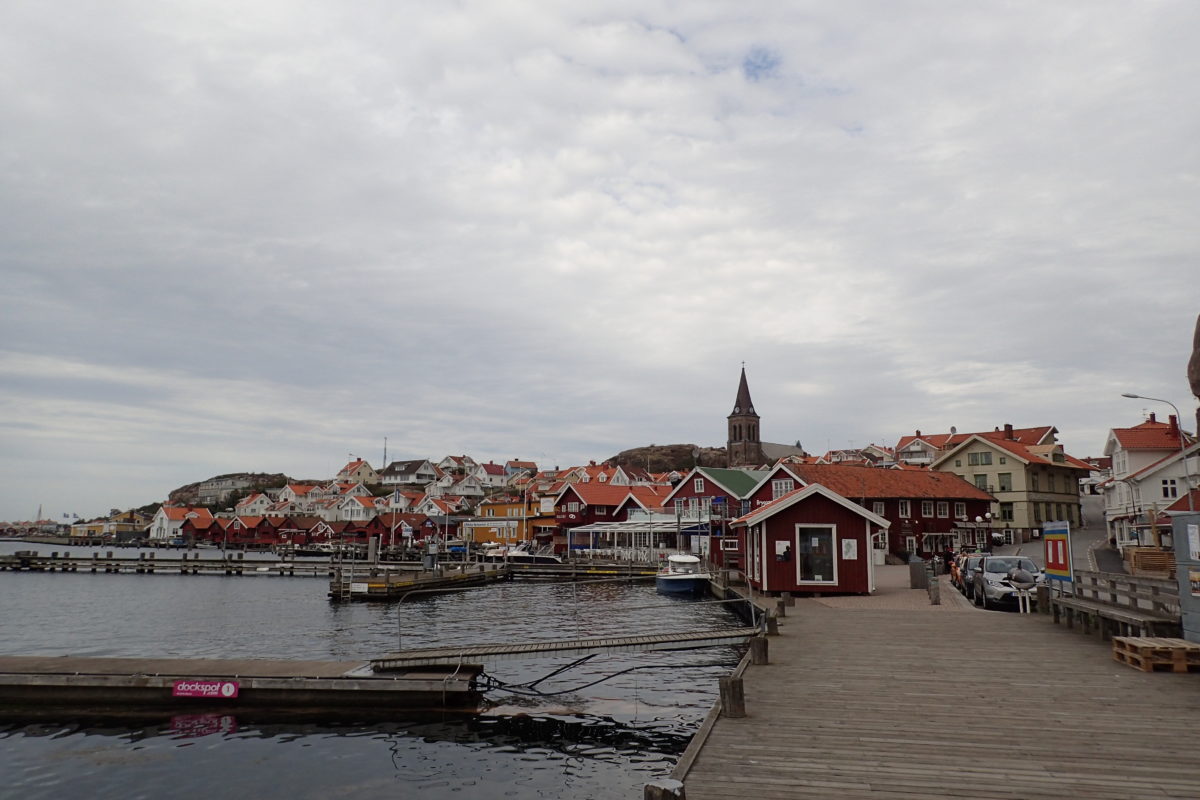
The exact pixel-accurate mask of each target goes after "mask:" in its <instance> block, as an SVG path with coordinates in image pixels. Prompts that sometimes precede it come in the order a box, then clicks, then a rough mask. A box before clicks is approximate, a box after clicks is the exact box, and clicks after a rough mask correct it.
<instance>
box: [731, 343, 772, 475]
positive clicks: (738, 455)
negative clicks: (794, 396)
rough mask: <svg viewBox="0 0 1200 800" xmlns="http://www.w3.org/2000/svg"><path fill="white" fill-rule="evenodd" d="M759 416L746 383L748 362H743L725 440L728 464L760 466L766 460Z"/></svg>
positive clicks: (732, 465)
mask: <svg viewBox="0 0 1200 800" xmlns="http://www.w3.org/2000/svg"><path fill="white" fill-rule="evenodd" d="M758 425H759V417H758V414H757V413H755V411H754V401H753V400H751V399H750V386H749V384H747V383H746V364H745V363H744V362H743V363H742V377H741V380H740V381H738V392H737V399H736V400H734V401H733V413H732V414H730V415H729V417H728V424H727V430H728V432H729V435H728V437H727V438H726V441H725V453H726V456H727V462H726V463H727V465H728V466H730V467H751V468H754V467H759V466H762V464H763V463H764V462H765V458H764V457H763V449H762V443H761V442H760V440H759V438H758Z"/></svg>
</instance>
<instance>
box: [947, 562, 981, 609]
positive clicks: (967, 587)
mask: <svg viewBox="0 0 1200 800" xmlns="http://www.w3.org/2000/svg"><path fill="white" fill-rule="evenodd" d="M982 558H983V556H982V555H965V556H959V557H958V563H957V565H956V570H955V571H956V573H957V574H956V575H954V576H952V577H951V580H952V581H954V585H955V586H957V587H958V590H959V591H960V592H962V593H963V594H965V595H966V596H967V598H968V599H970V598H973V597H974V596H975V587H974V586H973V585H972V581H973V579H974V576H975V572H974V570H975V568H976V567H978V566H979V560H980V559H982Z"/></svg>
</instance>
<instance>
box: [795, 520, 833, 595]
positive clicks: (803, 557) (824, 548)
mask: <svg viewBox="0 0 1200 800" xmlns="http://www.w3.org/2000/svg"><path fill="white" fill-rule="evenodd" d="M794 550H795V558H796V583H797V584H817V583H819V584H834V583H837V581H838V537H837V526H834V525H808V524H804V523H799V524H797V525H796V546H795V548H794Z"/></svg>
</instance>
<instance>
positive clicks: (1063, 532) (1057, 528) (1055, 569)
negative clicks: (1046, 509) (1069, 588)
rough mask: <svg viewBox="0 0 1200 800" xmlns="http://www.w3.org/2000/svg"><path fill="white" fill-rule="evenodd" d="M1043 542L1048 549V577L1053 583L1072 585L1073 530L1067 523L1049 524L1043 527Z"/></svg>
mask: <svg viewBox="0 0 1200 800" xmlns="http://www.w3.org/2000/svg"><path fill="white" fill-rule="evenodd" d="M1042 541H1043V542H1045V547H1046V570H1045V572H1046V577H1047V578H1049V579H1050V580H1052V581H1063V582H1064V583H1071V582H1072V581H1073V580H1074V578H1073V577H1072V574H1071V566H1072V565H1071V529H1070V526H1069V525H1068V524H1067V523H1066V522H1047V523H1046V524H1044V525H1042Z"/></svg>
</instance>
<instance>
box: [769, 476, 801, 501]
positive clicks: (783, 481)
mask: <svg viewBox="0 0 1200 800" xmlns="http://www.w3.org/2000/svg"><path fill="white" fill-rule="evenodd" d="M795 488H796V482H795V481H794V480H792V479H791V478H777V479H775V480H773V481H771V499H772V500H778V499H779V498H781V497H783V496H784V495H785V494H787V493H788V492H790V491H792V490H793V489H795Z"/></svg>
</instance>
